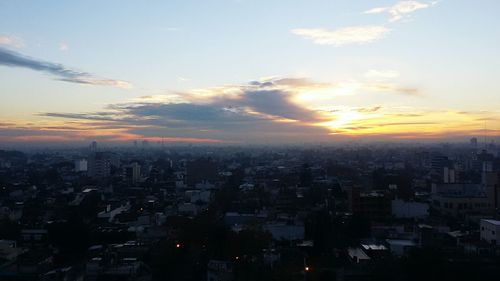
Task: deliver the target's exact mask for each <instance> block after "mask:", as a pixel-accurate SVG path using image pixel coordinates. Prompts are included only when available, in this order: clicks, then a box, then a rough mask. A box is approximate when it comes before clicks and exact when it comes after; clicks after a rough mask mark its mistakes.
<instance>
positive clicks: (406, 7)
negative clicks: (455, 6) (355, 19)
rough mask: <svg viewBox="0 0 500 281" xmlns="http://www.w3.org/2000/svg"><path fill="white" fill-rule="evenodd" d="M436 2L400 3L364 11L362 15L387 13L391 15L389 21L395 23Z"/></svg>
mask: <svg viewBox="0 0 500 281" xmlns="http://www.w3.org/2000/svg"><path fill="white" fill-rule="evenodd" d="M436 3H437V1H434V2H431V3H422V2H418V1H400V2H397V3H396V4H394V5H393V6H388V7H376V8H373V9H370V10H368V11H365V12H364V14H380V13H388V14H390V15H391V18H390V19H389V21H391V22H395V21H399V20H401V19H403V18H404V17H408V16H410V14H411V13H413V12H415V11H418V10H422V9H427V8H429V7H431V6H433V5H435V4H436Z"/></svg>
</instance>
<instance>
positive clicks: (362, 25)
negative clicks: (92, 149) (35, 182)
mask: <svg viewBox="0 0 500 281" xmlns="http://www.w3.org/2000/svg"><path fill="white" fill-rule="evenodd" d="M499 9H500V2H499V1H496V0H479V1H469V0H437V1H427V0H421V1H420V0H419V1H385V0H381V1H376V0H355V1H353V0H273V1H270V0H198V1H195V0H178V1H176V0H170V1H153V0H151V1H138V0H105V1H103V0H87V1H50V0H47V1H34V0H33V1H25V0H16V1H8V0H0V146H2V145H4V146H7V145H40V144H49V143H51V144H58V143H65V144H68V143H70V144H72V143H75V144H76V143H89V142H91V141H94V140H96V141H98V142H103V143H112V144H119V143H123V144H130V143H132V142H133V141H135V140H138V141H140V140H148V141H153V142H158V141H161V142H175V143H177V142H186V143H226V144H271V143H311V142H312V143H315V142H322V143H324V142H326V143H329V142H331V143H335V142H341V141H353V140H356V141H408V140H409V141H443V140H445V141H457V140H458V141H467V140H468V139H469V138H471V137H473V136H475V137H478V138H479V137H481V138H482V137H486V138H488V139H498V137H499V136H500V85H499V83H498V77H499V75H500V56H499V55H498V50H500V28H498V27H500V17H498V12H497V11H498V10H499Z"/></svg>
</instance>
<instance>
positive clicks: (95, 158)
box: [88, 152, 111, 179]
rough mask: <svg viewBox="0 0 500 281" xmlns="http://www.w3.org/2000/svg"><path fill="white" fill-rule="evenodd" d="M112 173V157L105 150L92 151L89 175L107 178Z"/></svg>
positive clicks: (89, 161)
mask: <svg viewBox="0 0 500 281" xmlns="http://www.w3.org/2000/svg"><path fill="white" fill-rule="evenodd" d="M110 173H111V157H110V155H109V154H107V153H104V152H95V153H91V154H90V156H89V160H88V175H89V177H91V178H96V179H97V178H107V177H109V175H110Z"/></svg>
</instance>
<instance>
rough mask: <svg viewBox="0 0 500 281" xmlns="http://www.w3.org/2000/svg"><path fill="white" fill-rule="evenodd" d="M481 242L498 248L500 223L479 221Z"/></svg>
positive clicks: (499, 243) (499, 244)
mask: <svg viewBox="0 0 500 281" xmlns="http://www.w3.org/2000/svg"><path fill="white" fill-rule="evenodd" d="M480 228H481V240H484V241H486V242H488V243H491V244H494V245H497V246H500V221H497V220H484V219H483V220H481V224H480Z"/></svg>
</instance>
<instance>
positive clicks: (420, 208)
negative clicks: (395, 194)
mask: <svg viewBox="0 0 500 281" xmlns="http://www.w3.org/2000/svg"><path fill="white" fill-rule="evenodd" d="M391 210H392V215H393V216H394V217H396V218H425V217H427V216H429V204H427V203H421V202H408V201H403V200H401V199H396V200H392V202H391Z"/></svg>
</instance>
